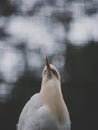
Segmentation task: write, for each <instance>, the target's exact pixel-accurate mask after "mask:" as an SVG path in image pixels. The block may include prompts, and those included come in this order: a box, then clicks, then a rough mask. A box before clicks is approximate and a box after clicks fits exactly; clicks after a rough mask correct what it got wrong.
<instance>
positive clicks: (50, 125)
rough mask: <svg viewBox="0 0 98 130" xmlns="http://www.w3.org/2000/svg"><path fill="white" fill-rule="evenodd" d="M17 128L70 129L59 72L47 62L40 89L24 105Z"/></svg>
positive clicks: (20, 129)
mask: <svg viewBox="0 0 98 130" xmlns="http://www.w3.org/2000/svg"><path fill="white" fill-rule="evenodd" d="M17 129H18V130H70V117H69V112H68V109H67V106H66V105H65V102H64V99H63V95H62V91H61V82H60V74H59V72H58V70H57V69H56V67H55V66H54V65H52V64H50V63H49V60H48V57H47V56H46V65H45V68H44V70H43V73H42V83H41V90H40V92H39V93H37V94H35V95H33V96H32V97H31V99H30V100H29V101H28V102H27V103H26V105H25V106H24V108H23V110H22V112H21V114H20V117H19V122H18V125H17Z"/></svg>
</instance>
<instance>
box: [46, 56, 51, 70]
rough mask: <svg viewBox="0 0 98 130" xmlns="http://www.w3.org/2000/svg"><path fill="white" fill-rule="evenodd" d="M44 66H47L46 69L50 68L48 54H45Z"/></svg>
mask: <svg viewBox="0 0 98 130" xmlns="http://www.w3.org/2000/svg"><path fill="white" fill-rule="evenodd" d="M46 66H47V69H48V71H50V70H51V68H50V64H49V59H48V56H46Z"/></svg>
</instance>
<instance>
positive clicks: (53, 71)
mask: <svg viewBox="0 0 98 130" xmlns="http://www.w3.org/2000/svg"><path fill="white" fill-rule="evenodd" d="M52 73H53V74H54V75H55V76H56V77H57V78H58V77H59V76H58V73H57V72H56V70H54V69H52Z"/></svg>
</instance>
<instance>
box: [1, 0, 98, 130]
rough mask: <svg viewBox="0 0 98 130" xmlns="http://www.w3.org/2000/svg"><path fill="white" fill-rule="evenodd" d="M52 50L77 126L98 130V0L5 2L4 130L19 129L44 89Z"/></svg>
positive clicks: (5, 0) (2, 79)
mask: <svg viewBox="0 0 98 130" xmlns="http://www.w3.org/2000/svg"><path fill="white" fill-rule="evenodd" d="M46 54H47V55H48V56H49V59H50V61H51V63H53V64H54V65H55V66H56V67H57V68H58V70H59V71H60V74H61V77H62V91H63V95H64V99H65V102H66V104H67V106H68V108H69V112H70V117H71V122H72V130H95V129H96V130H97V126H98V125H97V122H98V116H97V115H98V99H97V98H98V1H97V0H0V130H16V124H17V121H18V118H19V114H20V112H21V110H22V108H23V106H24V104H25V103H26V102H27V101H28V100H29V99H30V97H31V96H32V95H33V94H34V93H37V92H39V91H40V84H41V74H42V70H43V68H44V65H45V59H44V55H46Z"/></svg>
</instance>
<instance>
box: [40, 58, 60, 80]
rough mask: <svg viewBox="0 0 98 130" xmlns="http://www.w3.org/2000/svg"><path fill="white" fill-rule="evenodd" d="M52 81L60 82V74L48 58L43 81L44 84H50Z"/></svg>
mask: <svg viewBox="0 0 98 130" xmlns="http://www.w3.org/2000/svg"><path fill="white" fill-rule="evenodd" d="M51 79H54V80H57V81H60V74H59V72H58V70H57V69H56V67H55V66H54V65H52V64H50V63H49V59H48V57H47V56H46V65H45V67H44V70H43V73H42V80H43V81H44V82H48V81H50V80H51Z"/></svg>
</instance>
